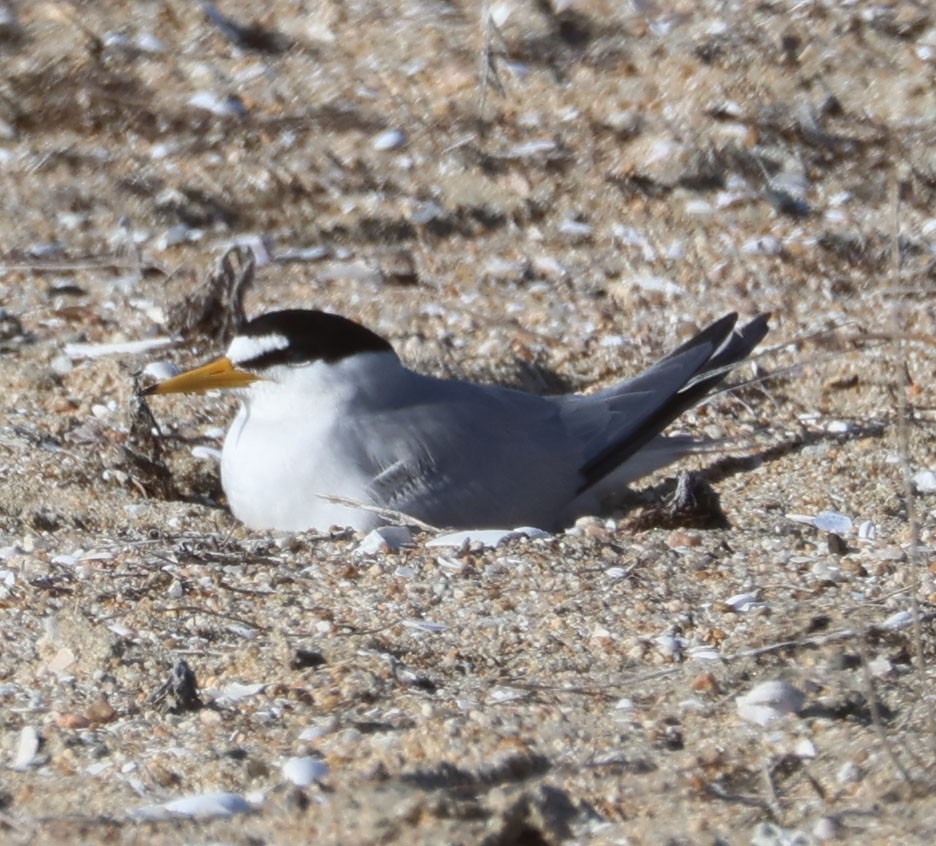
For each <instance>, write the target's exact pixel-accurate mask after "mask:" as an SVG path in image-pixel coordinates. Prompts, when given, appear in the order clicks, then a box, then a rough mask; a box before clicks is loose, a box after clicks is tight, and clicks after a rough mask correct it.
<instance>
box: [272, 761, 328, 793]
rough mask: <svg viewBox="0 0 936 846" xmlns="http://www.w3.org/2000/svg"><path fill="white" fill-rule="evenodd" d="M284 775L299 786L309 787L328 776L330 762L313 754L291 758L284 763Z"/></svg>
mask: <svg viewBox="0 0 936 846" xmlns="http://www.w3.org/2000/svg"><path fill="white" fill-rule="evenodd" d="M283 777H284V778H285V779H286V780H287V781H290V782H292V783H293V784H295V785H296V786H297V787H309V785H312V784H315V783H316V782H320V781H323V780H324V779H326V778H327V777H328V764H326V763H325V762H324V761H322V760H320V759H318V758H313V757H312V756H311V755H304V756H303V757H301V758H289V759H287V760H286V761H285V762H284V763H283Z"/></svg>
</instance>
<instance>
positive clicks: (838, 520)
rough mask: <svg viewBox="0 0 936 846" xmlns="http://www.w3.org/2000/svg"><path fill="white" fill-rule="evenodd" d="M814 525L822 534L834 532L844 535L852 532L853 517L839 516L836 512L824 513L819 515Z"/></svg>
mask: <svg viewBox="0 0 936 846" xmlns="http://www.w3.org/2000/svg"><path fill="white" fill-rule="evenodd" d="M813 525H814V526H815V527H816V528H817V529H819V530H820V531H822V532H834V533H835V534H837V535H844V534H845V533H846V532H850V531H851V528H852V525H853V524H852V520H851V517H846V516H845V515H844V514H839V513H837V512H835V511H823V512H822V513H820V514H817V515H816V517H815V519H814V520H813Z"/></svg>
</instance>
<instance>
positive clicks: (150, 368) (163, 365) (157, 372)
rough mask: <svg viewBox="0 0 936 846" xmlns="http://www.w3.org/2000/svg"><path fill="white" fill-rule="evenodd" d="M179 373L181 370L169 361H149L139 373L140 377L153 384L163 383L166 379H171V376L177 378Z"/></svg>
mask: <svg viewBox="0 0 936 846" xmlns="http://www.w3.org/2000/svg"><path fill="white" fill-rule="evenodd" d="M181 372H182V369H181V368H180V367H177V366H176V365H174V364H172V363H171V362H169V361H151V362H150V363H149V364H147V365H146V367H144V368H143V369H142V370H141V371H140V375H141V376H145V377H146V378H147V379H150V380H152V381H153V382H163V381H165V380H166V379H171V378H172V377H173V376H178V375H179V374H180V373H181Z"/></svg>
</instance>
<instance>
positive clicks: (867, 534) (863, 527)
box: [858, 520, 877, 541]
mask: <svg viewBox="0 0 936 846" xmlns="http://www.w3.org/2000/svg"><path fill="white" fill-rule="evenodd" d="M876 537H877V526H876V525H875V524H874V523H872V522H871V521H870V520H865V521H864V522H863V523H861V524H860V525H859V526H858V539H859V540H863V541H873V540H874V539H875V538H876Z"/></svg>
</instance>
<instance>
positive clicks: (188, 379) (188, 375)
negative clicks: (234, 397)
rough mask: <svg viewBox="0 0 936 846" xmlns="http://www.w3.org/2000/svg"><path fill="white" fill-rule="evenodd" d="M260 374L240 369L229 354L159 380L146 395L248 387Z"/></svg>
mask: <svg viewBox="0 0 936 846" xmlns="http://www.w3.org/2000/svg"><path fill="white" fill-rule="evenodd" d="M259 378H260V377H259V376H255V375H254V374H253V373H248V372H247V371H246V370H238V369H237V368H236V367H234V365H233V364H231V360H230V359H229V358H227V356H222V357H221V358H216V359H215V360H214V361H209V362H208V363H207V364H203V365H202V366H201V367H196V368H195V369H194V370H187V371H185V373H180V374H179V375H178V376H173V377H172V378H171V379H166V381H165V382H159V383H158V384H156V385H151V386H150V387H148V388H145V389H144V390H143V391H142V392H141V393H142V394H143V395H144V396H151V395H152V394H194V393H198V392H200V391H213V390H216V389H218V388H246V387H247V385H249V384H250V383H251V382H256V381H257V379H259Z"/></svg>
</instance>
